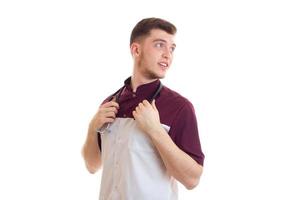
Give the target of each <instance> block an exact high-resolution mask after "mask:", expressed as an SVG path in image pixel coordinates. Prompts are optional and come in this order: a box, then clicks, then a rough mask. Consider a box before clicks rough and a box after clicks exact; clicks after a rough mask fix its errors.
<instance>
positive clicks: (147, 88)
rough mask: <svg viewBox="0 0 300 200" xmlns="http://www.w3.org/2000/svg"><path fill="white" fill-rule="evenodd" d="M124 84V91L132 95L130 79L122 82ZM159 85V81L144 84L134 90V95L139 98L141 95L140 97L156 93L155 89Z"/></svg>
mask: <svg viewBox="0 0 300 200" xmlns="http://www.w3.org/2000/svg"><path fill="white" fill-rule="evenodd" d="M124 84H125V87H126V89H127V90H129V91H130V92H132V93H133V91H132V87H131V77H129V78H127V79H126V80H125V81H124ZM159 84H160V80H159V79H157V80H155V81H152V82H150V83H146V84H143V85H140V86H138V88H137V89H136V92H135V94H136V95H138V96H140V95H142V96H148V94H149V93H151V94H152V93H153V92H155V91H156V89H157V87H158V85H159Z"/></svg>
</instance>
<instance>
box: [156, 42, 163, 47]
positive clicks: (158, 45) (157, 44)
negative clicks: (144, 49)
mask: <svg viewBox="0 0 300 200" xmlns="http://www.w3.org/2000/svg"><path fill="white" fill-rule="evenodd" d="M162 46H163V44H162V43H156V44H155V47H162Z"/></svg>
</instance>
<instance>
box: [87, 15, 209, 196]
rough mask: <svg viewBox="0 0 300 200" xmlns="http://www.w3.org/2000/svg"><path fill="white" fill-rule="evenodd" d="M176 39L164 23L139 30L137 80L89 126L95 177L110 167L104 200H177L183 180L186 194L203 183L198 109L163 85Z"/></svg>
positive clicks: (144, 24) (133, 44)
mask: <svg viewBox="0 0 300 200" xmlns="http://www.w3.org/2000/svg"><path fill="white" fill-rule="evenodd" d="M175 33H176V27H175V26H174V25H173V24H171V23H169V22H167V21H165V20H162V19H159V18H147V19H143V20H142V21H140V22H139V23H138V24H137V25H136V26H135V27H134V29H133V31H132V34H131V38H130V49H131V54H132V57H133V60H134V66H133V73H132V76H131V77H129V78H128V79H127V80H125V85H124V86H123V87H122V88H121V89H119V90H118V91H117V92H116V93H115V94H113V95H111V96H109V97H108V98H107V99H106V100H105V101H104V102H103V103H102V105H101V106H100V108H99V109H98V111H97V113H96V114H95V116H94V117H93V119H92V120H91V122H90V124H89V129H88V134H87V139H86V141H85V144H84V146H83V149H82V154H83V157H84V160H85V163H86V166H87V169H88V170H89V172H91V173H95V172H96V171H97V170H98V169H99V168H100V167H101V165H102V164H103V172H102V181H101V192H100V199H101V200H102V199H103V200H110V199H113V200H120V199H122V200H175V199H177V184H176V180H177V181H179V182H181V183H182V184H183V185H184V186H185V187H186V188H187V189H192V188H194V187H195V186H196V185H197V184H198V182H199V178H200V176H201V174H202V166H203V160H204V154H203V153H202V150H201V145H200V140H199V136H198V128H197V121H196V117H195V112H194V109H193V106H192V104H191V103H190V102H189V101H188V100H187V99H186V98H184V97H182V96H181V95H179V94H178V93H176V92H175V91H172V90H171V89H169V88H167V87H166V86H162V85H161V82H160V79H162V78H164V77H165V74H166V72H167V70H168V69H169V67H170V66H171V63H172V60H173V52H174V50H175V47H176V45H175V43H174V36H175ZM99 128H101V129H100V130H99Z"/></svg>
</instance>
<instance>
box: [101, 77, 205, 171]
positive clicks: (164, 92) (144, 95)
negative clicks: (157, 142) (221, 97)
mask: <svg viewBox="0 0 300 200" xmlns="http://www.w3.org/2000/svg"><path fill="white" fill-rule="evenodd" d="M130 81H131V78H130V77H129V78H128V79H126V80H125V81H124V84H125V87H124V88H123V89H122V92H120V95H119V102H118V103H119V106H120V108H119V111H118V113H117V116H116V117H118V118H133V116H132V111H133V110H135V108H136V106H137V105H138V104H139V103H140V102H142V101H143V100H145V99H147V100H150V99H151V98H152V96H153V95H154V93H155V92H156V90H157V89H158V86H159V84H160V81H159V80H156V81H153V82H151V83H147V84H144V85H141V86H139V87H138V88H137V90H136V92H133V91H132V88H131V85H130ZM114 95H115V94H113V95H110V96H109V97H108V98H106V99H105V100H104V102H103V103H105V102H107V101H110V100H111V99H112V97H113V96H114ZM155 103H156V107H157V109H158V111H159V117H160V122H161V123H162V124H165V125H167V126H169V127H170V130H169V132H168V134H169V136H170V137H171V139H172V140H173V142H174V143H175V144H176V145H177V146H178V147H179V148H180V149H181V150H182V151H184V152H185V153H187V154H188V155H190V156H191V157H192V158H193V159H194V160H195V161H196V162H197V163H199V164H200V165H203V161H204V154H203V152H202V149H201V144H200V139H199V135H198V126H197V119H196V115H195V110H194V107H193V105H192V104H191V102H190V101H189V100H187V99H186V98H185V97H183V96H181V95H180V94H178V93H177V92H175V91H172V90H171V89H169V88H168V87H166V86H163V87H162V89H161V91H160V93H159V95H158V96H157V97H156V99H155ZM108 134H109V133H108ZM98 144H99V147H100V150H101V137H100V134H99V135H98Z"/></svg>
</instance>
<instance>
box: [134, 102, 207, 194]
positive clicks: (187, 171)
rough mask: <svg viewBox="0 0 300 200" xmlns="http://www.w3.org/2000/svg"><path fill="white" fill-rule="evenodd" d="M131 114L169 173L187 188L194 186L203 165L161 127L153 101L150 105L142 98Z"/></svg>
mask: <svg viewBox="0 0 300 200" xmlns="http://www.w3.org/2000/svg"><path fill="white" fill-rule="evenodd" d="M133 116H134V118H135V119H136V121H137V123H138V125H139V127H140V128H141V129H142V130H143V131H144V132H145V133H146V134H147V135H148V136H149V137H150V138H151V140H152V142H153V144H154V146H155V147H156V149H157V150H158V152H159V154H160V156H161V158H162V160H163V162H164V164H165V166H166V168H167V171H168V172H169V173H170V175H172V176H173V177H174V178H176V179H177V180H178V181H180V182H181V183H182V184H183V185H184V186H185V187H186V188H187V189H193V188H194V187H196V186H197V184H198V182H199V179H200V176H201V174H202V170H203V167H202V166H201V165H199V164H198V163H197V162H196V161H195V160H194V159H193V158H191V157H190V156H189V155H188V154H186V153H185V152H184V151H182V150H181V149H180V148H178V147H177V145H176V144H175V143H174V142H173V140H172V139H171V138H170V136H169V135H168V133H167V132H166V131H165V130H164V129H163V127H162V126H161V124H160V120H159V113H158V110H157V109H156V106H155V101H153V102H152V105H151V104H150V103H149V102H148V101H146V100H144V101H143V102H142V103H140V104H139V105H138V106H137V107H136V110H135V111H133Z"/></svg>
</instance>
